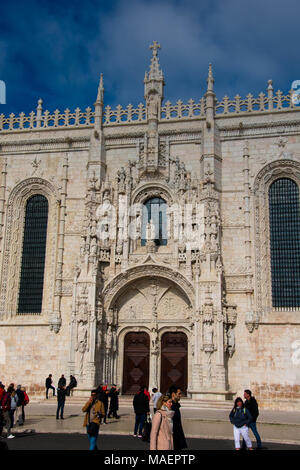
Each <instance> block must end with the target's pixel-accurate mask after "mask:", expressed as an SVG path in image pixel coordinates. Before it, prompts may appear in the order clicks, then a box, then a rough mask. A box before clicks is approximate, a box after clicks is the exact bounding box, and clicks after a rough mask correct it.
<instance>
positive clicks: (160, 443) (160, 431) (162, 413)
mask: <svg viewBox="0 0 300 470" xmlns="http://www.w3.org/2000/svg"><path fill="white" fill-rule="evenodd" d="M171 407H172V399H171V398H170V396H169V395H162V396H161V397H160V398H159V400H158V402H157V411H156V413H155V415H154V417H153V420H152V429H151V434H150V450H173V449H174V445H173V416H174V411H172V410H171Z"/></svg>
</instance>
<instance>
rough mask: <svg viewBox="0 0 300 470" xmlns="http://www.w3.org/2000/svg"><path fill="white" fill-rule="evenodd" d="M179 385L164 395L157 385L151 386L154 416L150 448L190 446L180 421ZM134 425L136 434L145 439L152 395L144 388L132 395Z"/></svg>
mask: <svg viewBox="0 0 300 470" xmlns="http://www.w3.org/2000/svg"><path fill="white" fill-rule="evenodd" d="M181 396H182V391H181V388H180V387H176V386H172V387H171V388H170V389H169V391H168V393H165V394H162V393H161V392H159V391H158V390H157V388H153V389H152V402H153V412H154V416H153V419H152V422H151V433H150V450H176V451H181V450H182V449H186V448H187V443H186V439H185V435H184V432H183V427H182V423H181V413H180V407H181V405H180V403H179V402H180V399H181ZM133 408H134V412H135V425H134V432H133V436H134V437H138V438H142V432H143V427H144V425H145V422H146V421H147V416H148V415H150V394H149V392H148V391H147V389H146V388H145V387H143V386H142V387H140V390H139V392H138V393H136V394H135V395H134V398H133Z"/></svg>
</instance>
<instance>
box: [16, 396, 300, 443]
mask: <svg viewBox="0 0 300 470" xmlns="http://www.w3.org/2000/svg"><path fill="white" fill-rule="evenodd" d="M84 402H85V400H84V399H83V400H82V401H78V402H74V401H72V399H70V402H69V403H68V401H67V402H66V405H65V412H64V418H65V419H64V420H56V417H55V415H56V400H55V398H51V399H49V400H47V401H46V400H44V401H43V400H42V401H40V402H39V403H30V404H29V405H28V406H27V407H26V423H25V426H22V427H19V428H18V427H16V428H14V429H13V432H14V433H23V432H25V431H27V432H30V431H34V432H35V433H51V434H52V433H55V434H62V433H63V434H72V433H84V434H85V432H86V431H85V428H84V427H83V418H84V413H83V412H82V406H83V404H84ZM128 405H129V403H127V404H125V405H121V406H120V410H119V415H120V419H119V420H116V419H108V424H106V425H102V426H101V434H102V435H114V434H115V435H129V434H132V431H133V426H134V413H133V409H132V407H131V406H128ZM231 406H232V404H231V403H228V404H224V405H223V407H220V408H219V409H213V408H207V407H206V408H195V409H194V408H191V407H186V408H185V406H184V402H183V403H182V408H181V415H182V421H183V428H184V432H185V434H186V436H187V437H188V438H198V439H221V440H222V439H230V440H232V439H233V431H232V425H231V423H230V422H229V418H228V415H229V412H230V410H231ZM257 427H258V430H259V433H260V435H261V438H262V441H263V442H269V443H272V442H273V443H278V444H297V445H300V412H286V411H282V412H280V411H269V410H261V412H260V416H259V418H258V422H257ZM250 435H251V438H253V436H252V433H251V431H250Z"/></svg>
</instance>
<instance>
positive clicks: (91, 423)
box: [82, 390, 104, 450]
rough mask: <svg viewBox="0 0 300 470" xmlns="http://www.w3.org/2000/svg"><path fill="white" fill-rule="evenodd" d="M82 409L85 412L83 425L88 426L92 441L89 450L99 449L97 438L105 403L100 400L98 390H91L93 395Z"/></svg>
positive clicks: (89, 436)
mask: <svg viewBox="0 0 300 470" xmlns="http://www.w3.org/2000/svg"><path fill="white" fill-rule="evenodd" d="M82 411H83V412H84V413H85V417H84V422H83V426H85V427H86V430H87V434H88V438H89V441H90V449H89V450H97V438H98V434H99V428H100V422H101V418H102V417H103V416H104V405H103V403H102V402H101V401H100V400H98V398H97V392H96V390H92V391H91V397H90V399H89V400H88V401H87V402H86V404H85V405H84V407H83V408H82Z"/></svg>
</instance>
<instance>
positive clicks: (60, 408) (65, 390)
mask: <svg viewBox="0 0 300 470" xmlns="http://www.w3.org/2000/svg"><path fill="white" fill-rule="evenodd" d="M52 384H53V380H52V374H49V375H48V377H47V378H46V381H45V386H46V399H47V400H48V398H49V396H48V395H49V390H52V392H53V396H54V397H55V396H57V409H56V419H59V418H60V419H64V408H65V402H66V396H70V395H71V393H72V390H73V388H75V387H77V380H76V378H75V377H74V376H73V375H70V382H69V385H68V386H67V380H66V378H65V376H64V374H62V375H61V377H60V379H59V381H58V384H57V389H56V392H57V393H55V387H53V385H52Z"/></svg>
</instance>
